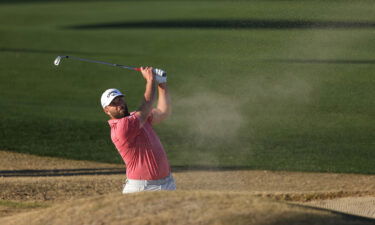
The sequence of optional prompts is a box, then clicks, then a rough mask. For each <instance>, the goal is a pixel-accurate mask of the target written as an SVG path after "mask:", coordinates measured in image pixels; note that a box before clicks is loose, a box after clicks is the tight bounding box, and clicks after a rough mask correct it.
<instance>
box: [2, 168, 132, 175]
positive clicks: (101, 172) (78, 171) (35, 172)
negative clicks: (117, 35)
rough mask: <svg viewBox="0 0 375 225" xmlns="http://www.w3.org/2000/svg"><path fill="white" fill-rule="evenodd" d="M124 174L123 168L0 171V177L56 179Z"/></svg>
mask: <svg viewBox="0 0 375 225" xmlns="http://www.w3.org/2000/svg"><path fill="white" fill-rule="evenodd" d="M115 174H125V169H124V168H95V169H94V168H83V169H53V170H0V177H58V176H83V175H115Z"/></svg>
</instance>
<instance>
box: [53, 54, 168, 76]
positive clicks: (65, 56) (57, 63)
mask: <svg viewBox="0 0 375 225" xmlns="http://www.w3.org/2000/svg"><path fill="white" fill-rule="evenodd" d="M64 58H66V59H68V58H69V59H74V60H79V61H85V62H91V63H100V64H104V65H108V66H115V67H120V68H123V69H128V70H135V71H141V68H139V67H130V66H124V65H120V64H114V63H108V62H102V61H97V60H91V59H84V58H78V57H74V56H68V55H64V56H62V55H59V56H57V57H56V59H55V61H54V62H53V64H54V65H55V66H59V65H60V62H61V60H62V59H64ZM152 71H153V72H154V73H155V74H156V75H159V76H161V77H166V76H167V73H166V72H165V71H163V70H161V69H156V68H154V69H153V70H152Z"/></svg>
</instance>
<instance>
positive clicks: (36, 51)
mask: <svg viewBox="0 0 375 225" xmlns="http://www.w3.org/2000/svg"><path fill="white" fill-rule="evenodd" d="M0 52H12V53H34V54H56V55H71V54H80V55H95V56H98V55H106V56H135V54H121V53H109V52H85V51H75V50H74V51H67V50H48V49H31V48H2V47H0Z"/></svg>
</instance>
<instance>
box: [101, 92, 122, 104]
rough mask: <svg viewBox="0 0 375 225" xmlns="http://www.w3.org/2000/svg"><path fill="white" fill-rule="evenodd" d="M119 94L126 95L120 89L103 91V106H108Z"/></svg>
mask: <svg viewBox="0 0 375 225" xmlns="http://www.w3.org/2000/svg"><path fill="white" fill-rule="evenodd" d="M117 96H124V95H123V94H122V93H121V92H120V91H119V90H117V89H114V88H110V89H108V90H106V91H105V92H103V94H102V97H101V99H100V101H101V103H102V107H103V108H104V107H106V106H108V105H109V104H111V102H112V100H113V99H114V98H116V97H117Z"/></svg>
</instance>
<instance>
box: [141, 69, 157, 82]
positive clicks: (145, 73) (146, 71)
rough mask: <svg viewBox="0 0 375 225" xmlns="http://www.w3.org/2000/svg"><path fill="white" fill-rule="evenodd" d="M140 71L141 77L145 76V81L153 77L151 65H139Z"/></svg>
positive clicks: (151, 79)
mask: <svg viewBox="0 0 375 225" xmlns="http://www.w3.org/2000/svg"><path fill="white" fill-rule="evenodd" d="M141 73H142V76H143V78H145V80H146V81H153V80H154V78H155V75H154V73H153V72H152V67H148V66H146V67H141Z"/></svg>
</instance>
